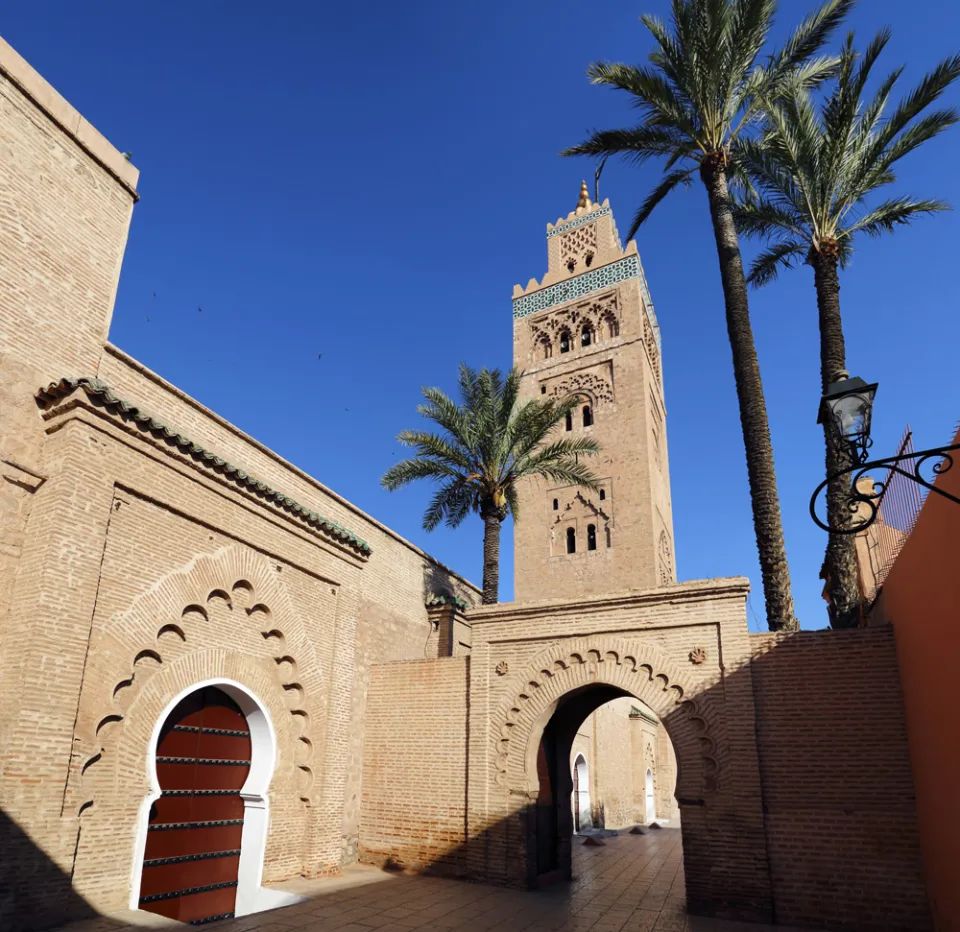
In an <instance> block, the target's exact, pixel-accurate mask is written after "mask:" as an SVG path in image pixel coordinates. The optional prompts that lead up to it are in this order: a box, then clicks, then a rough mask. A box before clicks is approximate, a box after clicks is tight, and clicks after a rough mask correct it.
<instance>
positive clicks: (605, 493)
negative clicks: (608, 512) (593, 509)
mask: <svg viewBox="0 0 960 932" xmlns="http://www.w3.org/2000/svg"><path fill="white" fill-rule="evenodd" d="M606 497H607V490H606V489H601V490H600V501H601V502H602V501H603V500H604V499H605V498H606Z"/></svg>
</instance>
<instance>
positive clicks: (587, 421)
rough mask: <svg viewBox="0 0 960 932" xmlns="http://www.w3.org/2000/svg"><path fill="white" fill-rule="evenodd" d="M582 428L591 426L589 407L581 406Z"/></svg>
mask: <svg viewBox="0 0 960 932" xmlns="http://www.w3.org/2000/svg"><path fill="white" fill-rule="evenodd" d="M583 426H584V427H592V426H593V411H592V410H591V408H590V405H584V406H583Z"/></svg>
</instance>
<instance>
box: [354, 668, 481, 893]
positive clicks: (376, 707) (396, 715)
mask: <svg viewBox="0 0 960 932" xmlns="http://www.w3.org/2000/svg"><path fill="white" fill-rule="evenodd" d="M469 663H470V660H469V658H467V657H444V658H440V659H435V660H421V661H416V662H406V663H391V664H381V665H375V666H373V667H372V668H371V671H370V672H371V675H370V686H369V690H368V694H367V712H366V719H367V722H366V744H365V746H364V759H363V802H362V818H361V821H360V859H361V860H362V861H366V862H369V863H375V864H385V863H386V864H391V865H396V866H403V867H409V868H413V869H416V870H423V871H426V872H430V873H440V874H448V875H461V874H463V873H464V872H465V861H466V859H465V851H464V847H463V846H464V841H465V833H464V830H465V826H466V768H467V732H468V729H469V727H470V716H469V697H468V680H469Z"/></svg>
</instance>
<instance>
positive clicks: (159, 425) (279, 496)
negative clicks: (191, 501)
mask: <svg viewBox="0 0 960 932" xmlns="http://www.w3.org/2000/svg"><path fill="white" fill-rule="evenodd" d="M78 388H80V389H83V391H84V392H85V393H86V394H87V396H88V397H89V398H90V400H91V401H92V402H93V403H94V404H96V405H99V406H100V407H103V408H104V409H105V410H106V411H107V412H108V413H110V414H112V415H114V416H116V417H119V418H121V419H123V420H127V421H129V420H132V421H134V422H136V424H137V426H138V427H139V428H140V429H141V430H144V431H149V432H150V433H152V434H154V435H155V436H159V437H161V438H162V439H164V440H166V441H168V442H170V443H174V444H176V446H177V448H178V449H179V450H180V451H181V452H182V453H184V454H186V455H189V456H191V457H192V458H193V459H194V460H195V461H196V462H197V463H199V464H200V465H201V466H204V467H206V468H208V469H212V470H215V471H216V472H218V473H220V474H221V475H223V476H225V477H226V478H227V479H229V480H232V481H233V482H234V483H236V484H237V485H238V486H240V487H241V488H242V489H244V490H245V491H247V492H252V493H253V494H255V495H258V496H260V497H261V498H266V499H267V500H268V501H271V502H272V503H273V504H275V505H276V506H277V507H279V508H282V509H283V510H284V511H287V512H290V513H291V514H293V515H294V516H295V517H297V518H299V519H300V520H302V521H304V522H305V523H306V524H308V525H310V526H311V527H313V528H315V529H316V530H319V531H320V532H321V533H323V534H325V535H326V536H328V537H332V538H334V539H335V540H337V541H339V542H341V543H346V544H348V545H349V546H350V547H351V548H352V549H353V550H355V551H357V552H358V553H360V554H362V555H363V556H365V557H369V556H370V554H371V553H372V552H373V551H372V548H371V547H370V545H369V544H368V543H367V542H366V541H364V540H362V539H361V538H359V537H357V535H356V534H354V533H353V532H352V531H349V530H347V529H346V528H344V527H341V526H340V525H339V524H337V523H336V522H334V521H328V520H327V519H326V518H324V517H322V516H321V515H318V514H317V513H316V512H315V511H311V510H309V509H308V508H305V507H304V506H303V505H301V504H300V503H299V502H297V501H296V500H294V499H292V498H291V497H290V496H289V495H284V494H283V492H279V491H277V490H276V489H274V488H272V487H271V486H269V485H267V484H266V483H265V482H261V481H260V480H259V479H257V478H255V477H254V476H251V475H249V474H248V473H247V472H245V471H244V470H242V469H240V468H239V467H238V466H235V465H234V464H233V463H228V462H227V461H226V460H224V459H223V458H221V457H219V456H217V455H216V454H215V453H211V452H210V451H209V450H206V449H204V448H203V447H202V446H200V444H198V443H194V442H193V441H192V440H190V439H189V438H188V437H185V436H184V435H183V434H181V433H179V432H177V431H176V430H174V429H173V428H171V427H169V426H168V425H166V424H164V423H163V422H162V421H158V420H156V418H153V417H151V416H150V415H149V414H147V413H146V412H144V411H143V410H141V409H140V408H139V407H138V406H137V405H135V404H133V403H132V402H130V401H124V400H123V399H122V398H118V397H117V396H116V395H115V394H114V393H113V391H112V390H111V389H110V387H109V386H108V385H106V384H105V383H104V382H101V381H100V380H99V379H91V378H86V377H81V378H75V379H69V378H64V379H61V380H60V381H59V382H51V383H50V384H49V385H48V386H46V387H45V388H40V389H39V390H38V391H37V395H36V397H37V403H38V404H39V405H40V406H41V407H42V408H48V407H50V406H51V405H53V404H55V403H56V402H58V401H61V400H62V399H64V398H66V397H68V396H69V395H71V394H73V392H75V391H76V390H77V389H78Z"/></svg>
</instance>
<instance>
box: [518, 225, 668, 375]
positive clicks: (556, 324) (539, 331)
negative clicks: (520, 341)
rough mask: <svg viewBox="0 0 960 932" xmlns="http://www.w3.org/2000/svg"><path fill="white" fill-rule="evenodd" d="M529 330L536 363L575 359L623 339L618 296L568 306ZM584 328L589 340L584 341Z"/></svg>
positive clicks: (537, 320) (539, 319) (537, 321)
mask: <svg viewBox="0 0 960 932" xmlns="http://www.w3.org/2000/svg"><path fill="white" fill-rule="evenodd" d="M575 232H579V231H575ZM529 326H530V345H531V346H532V347H533V353H534V357H535V358H536V359H550V358H551V357H554V356H558V355H560V354H561V353H563V354H564V355H566V354H567V353H570V354H571V356H573V355H575V354H577V353H579V352H581V351H582V350H584V349H586V348H587V347H591V348H592V347H595V346H596V345H598V344H599V345H602V344H603V343H604V342H605V341H607V340H613V339H616V338H617V337H618V336H619V335H620V308H619V306H618V301H617V293H616V292H615V291H611V292H608V293H607V294H603V295H597V296H596V297H593V298H591V299H590V300H589V301H581V302H580V303H579V304H574V305H568V306H567V307H564V308H561V309H560V310H558V311H553V312H551V313H549V314H544V315H543V316H541V317H537V318H535V319H533V320H531V321H530V323H529ZM585 328H586V330H587V332H588V333H589V339H587V338H585V337H584V329H585ZM564 336H565V337H566V342H565V343H564ZM651 336H652V332H651ZM585 340H586V342H585ZM654 345H656V344H654ZM564 347H565V348H564Z"/></svg>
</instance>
